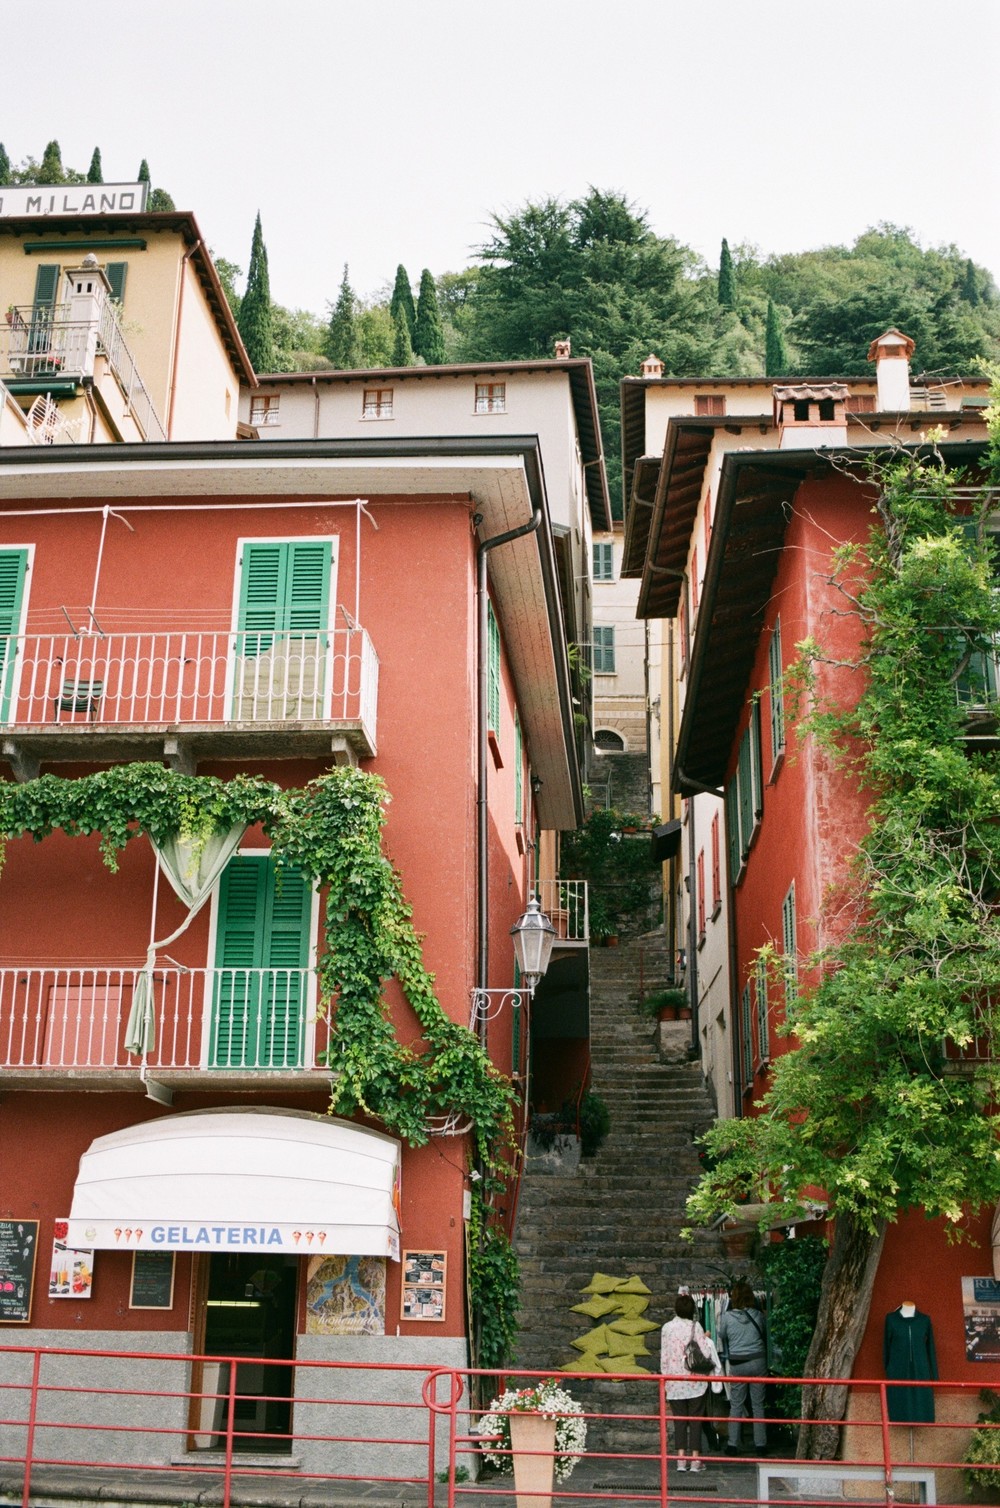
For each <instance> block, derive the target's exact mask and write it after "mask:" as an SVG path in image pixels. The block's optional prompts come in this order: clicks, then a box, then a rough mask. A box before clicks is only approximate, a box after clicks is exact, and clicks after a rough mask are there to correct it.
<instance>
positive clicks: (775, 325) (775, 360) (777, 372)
mask: <svg viewBox="0 0 1000 1508" xmlns="http://www.w3.org/2000/svg"><path fill="white" fill-rule="evenodd" d="M787 372H788V349H787V347H786V345H785V334H784V331H783V330H782V328H781V321H780V320H779V318H778V311H777V309H776V308H775V307H774V300H773V299H770V298H769V299H768V301H767V331H766V334H765V346H764V376H765V377H783V376H785V375H786V373H787Z"/></svg>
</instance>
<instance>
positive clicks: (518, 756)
mask: <svg viewBox="0 0 1000 1508" xmlns="http://www.w3.org/2000/svg"><path fill="white" fill-rule="evenodd" d="M523 761H524V745H523V743H522V741H521V719H520V718H519V717H518V715H517V713H516V712H515V713H514V821H515V822H517V823H521V822H523V821H524V772H523V770H522V769H521V765H522V763H523Z"/></svg>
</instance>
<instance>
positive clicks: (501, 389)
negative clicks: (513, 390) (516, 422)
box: [476, 382, 507, 414]
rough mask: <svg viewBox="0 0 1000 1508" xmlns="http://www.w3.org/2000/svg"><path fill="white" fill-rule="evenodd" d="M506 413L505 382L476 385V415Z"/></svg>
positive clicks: (478, 383) (479, 383)
mask: <svg viewBox="0 0 1000 1508" xmlns="http://www.w3.org/2000/svg"><path fill="white" fill-rule="evenodd" d="M506 412H507V384H506V383H505V382H477V383H476V413H477V414H503V413H506Z"/></svg>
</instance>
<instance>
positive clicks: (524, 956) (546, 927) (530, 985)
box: [510, 895, 556, 992]
mask: <svg viewBox="0 0 1000 1508" xmlns="http://www.w3.org/2000/svg"><path fill="white" fill-rule="evenodd" d="M510 935H511V937H512V938H513V939H514V956H515V957H516V959H517V967H518V972H519V974H520V976H521V978H522V980H523V981H524V986H525V989H527V990H528V991H530V992H534V989H535V986H536V985H537V984H538V981H539V980H540V979H541V977H542V975H543V974H544V973H545V970H546V969H547V968H548V966H549V959H550V958H551V956H552V944H553V943H554V942H555V937H556V929H555V927H553V925H552V923H551V922H550V921H549V918H548V917H547V916H546V915H545V912H544V911H543V910H542V908H541V906H540V905H539V904H538V897H537V895H533V896H531V898H530V899H529V901H528V909H527V911H525V912H524V914H523V915H522V916H519V917H518V919H517V921H516V922H515V923H514V925H513V927H511V929H510Z"/></svg>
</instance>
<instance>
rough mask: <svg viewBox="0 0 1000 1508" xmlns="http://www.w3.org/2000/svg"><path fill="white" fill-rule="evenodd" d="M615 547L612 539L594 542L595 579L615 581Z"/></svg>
mask: <svg viewBox="0 0 1000 1508" xmlns="http://www.w3.org/2000/svg"><path fill="white" fill-rule="evenodd" d="M614 579H615V547H614V544H613V543H612V541H611V540H607V541H605V540H599V541H595V543H594V580H595V581H614Z"/></svg>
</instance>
